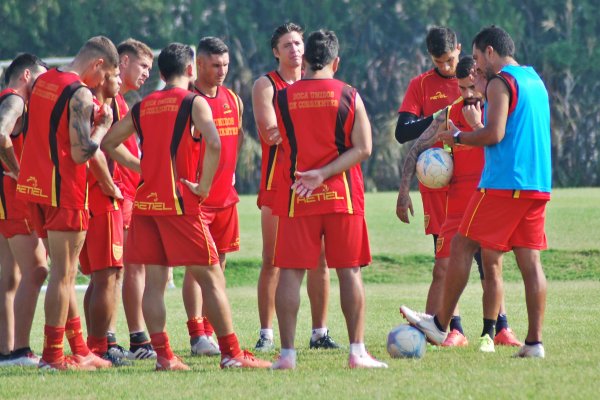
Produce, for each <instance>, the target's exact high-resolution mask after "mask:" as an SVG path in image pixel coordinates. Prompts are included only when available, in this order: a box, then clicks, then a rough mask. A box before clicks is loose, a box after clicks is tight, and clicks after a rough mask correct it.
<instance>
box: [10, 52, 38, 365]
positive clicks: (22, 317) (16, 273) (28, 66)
mask: <svg viewBox="0 0 600 400" xmlns="http://www.w3.org/2000/svg"><path fill="white" fill-rule="evenodd" d="M46 69H47V67H46V64H44V62H43V61H42V60H40V59H39V58H38V57H36V56H34V55H33V54H28V53H23V54H20V55H19V56H17V57H16V58H15V59H14V60H13V61H12V62H11V64H10V65H9V66H8V68H7V70H6V74H5V77H4V78H5V83H6V89H4V90H3V91H2V92H0V160H1V161H2V163H1V164H0V168H1V170H2V173H3V176H0V179H1V180H2V184H1V185H0V366H7V365H17V366H37V365H38V363H39V357H38V356H36V355H35V354H34V353H33V351H31V348H30V347H29V335H30V333H31V324H32V322H33V316H34V314H35V308H36V305H37V299H38V296H39V293H40V287H41V286H42V284H43V282H44V280H45V279H46V276H47V274H48V266H47V263H46V253H45V250H44V248H43V244H42V241H41V240H40V239H39V238H38V236H37V235H36V233H35V232H33V231H32V230H31V223H30V221H29V215H28V212H27V204H26V203H25V202H23V201H21V200H17V199H16V198H15V195H16V181H15V178H16V177H17V176H18V175H19V170H20V165H19V158H20V156H21V149H22V147H23V136H24V135H22V130H23V124H24V120H25V110H26V104H27V101H28V100H29V96H30V95H31V90H32V87H33V83H34V82H35V80H36V78H37V77H38V76H39V75H40V74H42V73H44V72H46ZM15 306H16V307H17V308H16V309H15ZM17 310H18V311H17Z"/></svg>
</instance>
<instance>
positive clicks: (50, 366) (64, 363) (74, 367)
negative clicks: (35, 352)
mask: <svg viewBox="0 0 600 400" xmlns="http://www.w3.org/2000/svg"><path fill="white" fill-rule="evenodd" d="M38 368H39V369H40V370H43V371H95V370H96V367H94V366H93V365H82V364H79V363H77V361H75V359H74V358H73V357H72V356H67V357H63V358H62V359H60V360H59V361H56V362H47V361H45V360H44V359H40V363H39V364H38Z"/></svg>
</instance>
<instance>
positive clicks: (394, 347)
mask: <svg viewBox="0 0 600 400" xmlns="http://www.w3.org/2000/svg"><path fill="white" fill-rule="evenodd" d="M426 349H427V346H426V343H425V335H424V334H423V332H421V331H420V330H418V329H417V328H413V327H412V326H410V325H407V324H402V325H398V326H397V327H395V328H394V329H392V330H391V331H390V333H389V334H388V338H387V351H388V353H390V356H392V358H421V357H423V355H424V354H425V350H426Z"/></svg>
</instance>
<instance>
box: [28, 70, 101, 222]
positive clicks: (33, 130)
mask: <svg viewBox="0 0 600 400" xmlns="http://www.w3.org/2000/svg"><path fill="white" fill-rule="evenodd" d="M82 86H85V85H84V84H83V83H82V82H81V80H80V79H79V76H78V75H77V74H74V73H72V72H62V71H59V70H58V69H51V70H50V71H48V72H46V73H44V74H42V75H40V76H39V77H38V78H37V80H36V82H35V84H34V86H33V91H32V93H31V97H30V99H29V111H28V118H27V119H28V126H27V128H26V130H25V134H26V135H25V144H24V147H23V155H22V157H21V172H20V174H19V180H18V182H17V198H20V199H23V200H26V201H30V202H34V203H40V204H47V205H50V206H52V207H60V208H68V209H75V210H83V209H86V208H87V165H86V163H83V164H76V163H75V161H73V158H72V157H71V139H70V138H69V110H68V108H69V101H70V99H71V97H72V96H73V94H74V93H75V91H76V90H78V89H79V88H81V87H82ZM86 90H87V89H86ZM90 117H91V116H90ZM90 124H91V118H90Z"/></svg>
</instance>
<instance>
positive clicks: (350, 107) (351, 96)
mask: <svg viewBox="0 0 600 400" xmlns="http://www.w3.org/2000/svg"><path fill="white" fill-rule="evenodd" d="M355 101H356V89H354V88H353V87H351V86H348V85H347V84H345V83H344V82H341V81H338V80H336V79H306V80H300V81H298V82H296V83H294V84H293V85H291V86H289V87H288V88H287V89H283V90H281V91H280V92H279V93H278V94H277V101H276V107H275V109H276V112H277V123H278V125H279V130H280V132H281V137H282V140H283V141H282V143H281V146H282V156H281V161H282V165H281V168H282V173H281V174H280V175H279V176H280V178H279V179H280V182H279V184H280V185H281V186H280V189H281V190H278V191H277V201H276V208H275V214H277V215H287V216H289V217H296V216H304V215H319V214H330V213H345V214H356V215H364V183H363V176H362V171H361V168H360V164H357V165H355V166H353V167H351V168H350V169H349V170H347V171H344V172H342V173H341V174H337V175H334V176H332V177H330V178H329V179H327V180H326V181H325V182H323V185H321V187H320V188H317V189H316V190H315V191H314V192H313V193H312V195H311V196H310V197H298V196H297V195H296V192H295V191H292V190H291V189H290V187H291V185H292V183H293V182H294V173H295V172H296V171H308V170H311V169H316V168H320V167H322V166H324V165H326V164H329V163H330V162H332V161H333V160H335V159H336V158H337V157H339V155H340V154H342V153H344V152H345V151H346V150H348V149H350V148H352V141H351V138H350V135H351V133H352V127H353V126H354V116H355Z"/></svg>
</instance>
